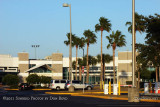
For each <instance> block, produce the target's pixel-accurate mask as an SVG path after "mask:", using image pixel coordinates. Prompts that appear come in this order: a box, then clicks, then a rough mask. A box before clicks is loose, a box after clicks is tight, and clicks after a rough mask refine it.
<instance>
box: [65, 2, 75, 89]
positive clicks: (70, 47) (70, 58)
mask: <svg viewBox="0 0 160 107" xmlns="http://www.w3.org/2000/svg"><path fill="white" fill-rule="evenodd" d="M63 7H69V8H70V46H69V60H70V61H69V65H70V79H71V80H70V81H71V86H70V87H71V90H70V88H69V91H74V87H73V86H72V26H71V4H67V3H63Z"/></svg>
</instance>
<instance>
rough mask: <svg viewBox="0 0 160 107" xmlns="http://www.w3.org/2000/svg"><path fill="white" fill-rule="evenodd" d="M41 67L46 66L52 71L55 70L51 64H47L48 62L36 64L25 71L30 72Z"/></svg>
mask: <svg viewBox="0 0 160 107" xmlns="http://www.w3.org/2000/svg"><path fill="white" fill-rule="evenodd" d="M40 67H44V68H46V69H49V70H51V71H54V70H53V69H52V68H51V67H50V66H49V65H47V64H40V65H37V66H34V67H32V68H30V69H28V70H27V71H25V72H30V71H33V70H35V69H37V68H40Z"/></svg>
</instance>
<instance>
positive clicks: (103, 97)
mask: <svg viewBox="0 0 160 107" xmlns="http://www.w3.org/2000/svg"><path fill="white" fill-rule="evenodd" d="M88 93H89V92H88ZM97 93H102V92H97ZM45 94H53V95H71V96H80V97H92V98H101V99H112V100H128V98H120V97H111V96H97V95H84V94H82V93H53V92H45ZM140 101H141V102H156V103H160V100H147V99H140Z"/></svg>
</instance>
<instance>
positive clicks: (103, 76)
mask: <svg viewBox="0 0 160 107" xmlns="http://www.w3.org/2000/svg"><path fill="white" fill-rule="evenodd" d="M103 71H104V72H103V80H104V82H105V62H104V66H103Z"/></svg>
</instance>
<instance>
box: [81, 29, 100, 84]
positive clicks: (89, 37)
mask: <svg viewBox="0 0 160 107" xmlns="http://www.w3.org/2000/svg"><path fill="white" fill-rule="evenodd" d="M83 35H84V36H85V42H86V43H87V81H86V82H87V83H88V82H89V64H88V48H89V45H90V44H94V43H96V38H97V37H96V35H95V34H94V33H93V31H90V30H85V31H84V33H83Z"/></svg>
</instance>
